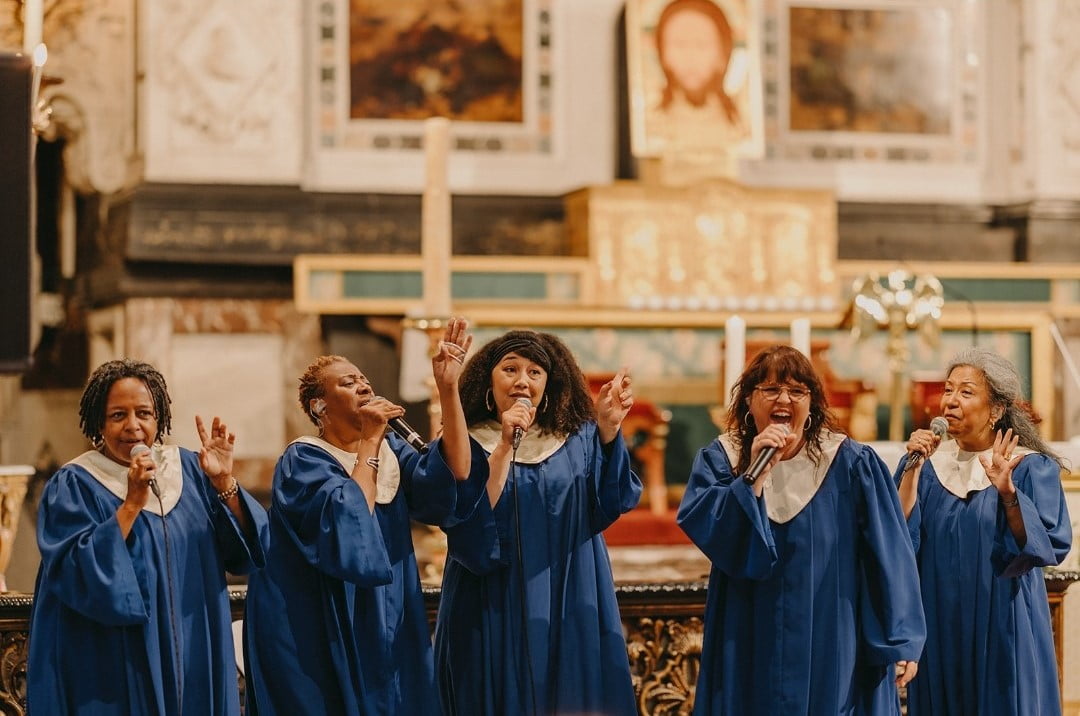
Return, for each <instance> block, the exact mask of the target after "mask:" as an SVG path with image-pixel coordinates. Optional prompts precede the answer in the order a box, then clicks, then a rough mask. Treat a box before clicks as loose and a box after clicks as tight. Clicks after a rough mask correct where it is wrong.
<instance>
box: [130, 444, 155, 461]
mask: <svg viewBox="0 0 1080 716" xmlns="http://www.w3.org/2000/svg"><path fill="white" fill-rule="evenodd" d="M149 452H150V448H149V447H147V445H146V443H139V444H138V445H132V446H131V452H130V453H128V457H130V458H131V459H132V460H134V459H135V458H137V457H138V456H139V455H146V454H148V453H149Z"/></svg>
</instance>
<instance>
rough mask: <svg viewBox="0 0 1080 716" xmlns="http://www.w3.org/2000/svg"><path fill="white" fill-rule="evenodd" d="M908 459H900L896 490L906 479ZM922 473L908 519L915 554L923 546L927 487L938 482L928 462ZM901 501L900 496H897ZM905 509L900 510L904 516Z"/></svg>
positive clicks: (896, 473)
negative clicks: (933, 481)
mask: <svg viewBox="0 0 1080 716" xmlns="http://www.w3.org/2000/svg"><path fill="white" fill-rule="evenodd" d="M907 464H908V459H907V456H906V455H905V456H904V457H903V458H901V459H900V464H899V465H897V466H896V471H895V472H894V473H893V484H894V485H895V486H896V489H897V490H899V489H900V481H901V480H902V479H903V477H904V469H905V468H906V467H907ZM919 469H920V470H922V472H921V473H920V474H919V487H918V490H917V492H916V495H915V506H914V507H912V508H911V514H909V515H908V517H907V520H906V521H907V532H908V537H909V538H910V539H911V548H912V549H913V550H914V551H915V554H918V553H919V548H920V547H921V546H922V502H923V495H924V494H925V492H926V485H927V483H928V482H929V481H930V480H936V479H937V476H936V475H934V474H933V471H934V468H933V466H932V465H930V464H929V461H927V463H926V464H924V465H923V466H922V467H921V468H919ZM897 499H899V496H897ZM903 511H904V509H903V507H901V508H900V513H901V514H903Z"/></svg>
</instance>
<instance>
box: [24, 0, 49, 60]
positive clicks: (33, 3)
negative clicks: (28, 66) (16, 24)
mask: <svg viewBox="0 0 1080 716" xmlns="http://www.w3.org/2000/svg"><path fill="white" fill-rule="evenodd" d="M44 25H45V0H23V52H25V53H26V54H28V55H29V54H30V53H32V52H33V51H34V48H35V47H37V46H38V45H40V44H41V28H42V27H43V26H44Z"/></svg>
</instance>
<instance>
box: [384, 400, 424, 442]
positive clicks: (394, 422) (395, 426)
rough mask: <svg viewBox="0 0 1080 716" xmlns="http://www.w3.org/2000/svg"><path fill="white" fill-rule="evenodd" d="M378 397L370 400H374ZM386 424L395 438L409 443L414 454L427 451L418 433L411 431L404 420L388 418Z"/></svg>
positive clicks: (410, 427)
mask: <svg viewBox="0 0 1080 716" xmlns="http://www.w3.org/2000/svg"><path fill="white" fill-rule="evenodd" d="M378 397H381V396H376V397H375V398H372V400H376V399H377V398H378ZM386 424H387V425H389V426H390V429H391V430H393V431H394V432H395V433H397V436H398V437H399V438H401V439H402V440H404V441H405V442H407V443H409V445H411V446H412V448H413V449H414V450H416V452H418V453H420V454H421V455H423V454H424V453H426V452H427V451H428V446H427V443H425V442H424V439H423V438H422V437H420V433H418V432H416V431H415V430H413V429H412V426H411V425H409V424H408V423H406V422H405V418H401V417H398V418H390V419H389V420H387V421H386Z"/></svg>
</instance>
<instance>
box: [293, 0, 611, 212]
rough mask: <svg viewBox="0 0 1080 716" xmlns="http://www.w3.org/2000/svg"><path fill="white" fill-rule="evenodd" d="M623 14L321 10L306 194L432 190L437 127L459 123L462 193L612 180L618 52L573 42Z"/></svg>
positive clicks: (432, 6) (566, 9) (552, 188)
mask: <svg viewBox="0 0 1080 716" xmlns="http://www.w3.org/2000/svg"><path fill="white" fill-rule="evenodd" d="M598 16H599V17H598ZM605 16H606V17H605ZM617 16H618V8H617V7H616V6H615V5H614V4H611V5H610V6H605V7H603V8H600V7H598V6H596V5H595V4H594V3H592V2H557V0H468V1H467V2H466V1H461V2H446V0H393V1H392V2H387V1H385V0H315V3H314V12H311V13H308V15H307V17H308V26H307V30H306V33H307V38H308V42H307V47H308V48H309V49H308V52H309V58H310V64H309V67H310V68H311V69H310V74H309V75H308V79H307V83H308V85H309V87H310V91H309V93H308V94H309V96H310V97H311V98H312V100H313V101H312V102H311V104H310V106H309V108H308V110H307V111H308V118H309V122H308V125H309V127H310V130H309V131H310V133H309V135H308V145H309V151H308V152H307V158H308V162H307V172H306V175H305V186H306V187H307V188H310V189H312V190H325V191H370V192H390V193H416V192H419V191H421V190H422V189H423V187H424V172H425V169H424V167H425V164H424V146H423V144H424V131H423V127H424V122H425V121H426V120H427V119H429V118H432V117H444V118H446V119H448V120H450V125H451V126H450V152H449V156H448V158H447V159H448V161H447V167H448V181H449V189H450V190H451V191H453V192H458V193H473V194H507V193H510V194H548V195H558V194H563V193H566V192H568V191H572V190H573V189H576V188H578V187H580V186H583V185H588V184H597V183H604V182H608V181H611V180H612V178H613V174H614V169H613V167H614V165H615V160H614V154H615V147H616V141H615V131H616V124H617V123H616V121H615V110H614V100H613V99H612V98H611V86H612V83H613V82H614V77H613V75H614V72H615V57H614V53H613V52H612V51H611V49H610V47H607V46H605V45H604V43H588V42H584V43H583V42H570V41H568V40H567V39H566V38H564V36H563V33H564V32H565V30H566V28H572V27H587V26H591V25H593V24H595V23H596V22H597V21H598V20H600V21H602V22H605V21H610V23H611V25H612V26H614V25H615V23H616V22H617ZM581 68H587V71H582V69H581ZM571 73H574V74H573V79H572V81H571V79H570V77H571Z"/></svg>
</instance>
